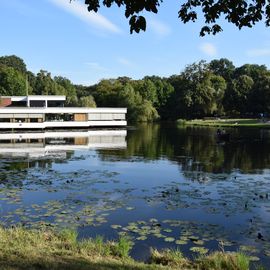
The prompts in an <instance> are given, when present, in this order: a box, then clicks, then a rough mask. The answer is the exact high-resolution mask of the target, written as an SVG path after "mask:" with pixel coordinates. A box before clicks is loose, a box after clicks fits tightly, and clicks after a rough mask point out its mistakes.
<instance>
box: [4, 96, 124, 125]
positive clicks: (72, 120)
mask: <svg viewBox="0 0 270 270" xmlns="http://www.w3.org/2000/svg"><path fill="white" fill-rule="evenodd" d="M65 100H66V97H65V96H21V97H20V96H16V97H0V129H43V128H67V127H97V126H126V125H127V122H126V120H125V119H126V113H127V109H126V108H82V107H81V108H80V107H76V108H74V107H72V108H71V107H64V102H65Z"/></svg>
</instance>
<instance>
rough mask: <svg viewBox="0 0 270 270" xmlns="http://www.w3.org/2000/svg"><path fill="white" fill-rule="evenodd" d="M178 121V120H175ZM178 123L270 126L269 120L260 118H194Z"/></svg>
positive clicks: (217, 125) (220, 125)
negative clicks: (265, 120) (263, 120)
mask: <svg viewBox="0 0 270 270" xmlns="http://www.w3.org/2000/svg"><path fill="white" fill-rule="evenodd" d="M177 123H178V121H177ZM179 123H184V125H192V126H213V127H270V122H262V121H261V120H260V119H214V120H202V119H194V120H190V121H185V122H183V120H180V122H179Z"/></svg>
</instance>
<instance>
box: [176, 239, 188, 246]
mask: <svg viewBox="0 0 270 270" xmlns="http://www.w3.org/2000/svg"><path fill="white" fill-rule="evenodd" d="M175 244H176V245H186V244H187V241H185V240H176V241H175Z"/></svg>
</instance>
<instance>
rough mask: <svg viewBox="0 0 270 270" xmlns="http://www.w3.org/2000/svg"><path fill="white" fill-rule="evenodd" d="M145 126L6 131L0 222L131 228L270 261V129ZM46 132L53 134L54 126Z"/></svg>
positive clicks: (165, 244) (140, 248)
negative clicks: (223, 132) (220, 133)
mask: <svg viewBox="0 0 270 270" xmlns="http://www.w3.org/2000/svg"><path fill="white" fill-rule="evenodd" d="M227 131H228V132H229V133H230V134H231V140H230V141H229V142H217V140H216V136H215V134H216V129H214V128H205V127H204V128H198V127H196V128H195V127H188V128H183V127H176V126H175V125H173V124H172V125H168V124H166V125H165V124H161V125H159V124H153V125H139V126H134V127H129V128H128V129H127V130H120V131H113V130H108V131H93V132H92V131H89V132H88V131H82V132H81V133H79V134H77V133H76V132H75V133H72V131H69V132H68V135H64V134H63V133H61V132H60V133H57V134H56V135H55V133H53V132H47V134H45V135H44V134H42V133H40V134H33V135H31V134H24V135H16V134H15V135H14V137H10V135H8V136H3V137H2V139H1V136H0V159H1V162H0V171H1V174H0V200H1V204H0V211H1V216H0V222H1V223H2V224H3V225H4V226H12V225H17V224H20V225H22V226H25V227H34V228H36V227H37V228H40V227H48V228H56V229H61V228H66V227H70V228H74V229H77V230H78V233H79V236H78V237H79V238H86V237H95V236H97V235H103V236H104V238H105V239H117V238H118V237H119V235H129V236H130V237H131V238H132V239H133V241H134V243H135V245H134V247H133V249H132V252H131V255H132V257H134V258H135V259H139V260H146V259H147V258H148V256H149V251H150V247H154V248H158V249H162V248H179V249H180V250H181V251H182V252H183V253H184V254H185V255H187V256H189V257H192V256H194V255H198V254H203V253H206V252H209V251H213V250H222V249H224V250H226V251H235V250H241V251H243V252H246V253H248V254H250V255H251V256H252V258H253V260H254V261H257V260H259V259H260V262H261V263H262V264H264V265H265V266H270V226H269V225H270V170H269V169H270V130H259V129H245V128H244V129H236V128H235V129H227ZM48 133H49V134H48Z"/></svg>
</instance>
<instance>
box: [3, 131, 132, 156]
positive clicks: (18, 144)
mask: <svg viewBox="0 0 270 270" xmlns="http://www.w3.org/2000/svg"><path fill="white" fill-rule="evenodd" d="M126 135H127V131H126V130H92V131H90V130H88V131H70V132H69V131H59V132H57V131H51V132H50V131H45V132H37V133H29V132H28V133H4V134H0V155H1V156H14V157H15V156H17V157H23V156H28V157H31V158H38V157H44V156H47V157H48V156H49V157H51V158H59V159H67V158H68V151H70V150H82V149H102V148H105V149H114V148H116V149H125V148H126V146H127V144H126Z"/></svg>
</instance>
